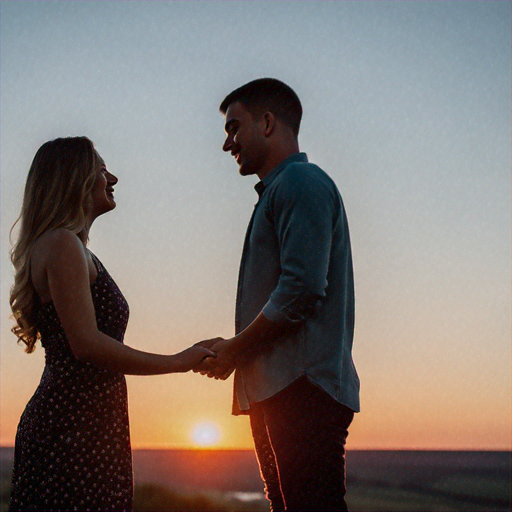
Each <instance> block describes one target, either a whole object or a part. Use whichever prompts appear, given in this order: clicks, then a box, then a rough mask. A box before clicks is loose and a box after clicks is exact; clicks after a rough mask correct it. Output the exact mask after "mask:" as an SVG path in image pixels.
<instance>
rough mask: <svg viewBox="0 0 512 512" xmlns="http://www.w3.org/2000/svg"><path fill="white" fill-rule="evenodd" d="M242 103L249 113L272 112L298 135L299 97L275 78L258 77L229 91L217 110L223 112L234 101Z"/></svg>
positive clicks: (300, 108) (300, 107)
mask: <svg viewBox="0 0 512 512" xmlns="http://www.w3.org/2000/svg"><path fill="white" fill-rule="evenodd" d="M237 101H238V102H240V103H242V104H243V105H244V106H245V108H246V109H247V110H248V111H249V113H250V114H251V115H252V116H254V115H261V114H263V113H264V112H266V111H270V112H272V113H273V114H274V115H275V116H276V117H277V118H278V119H280V120H281V121H282V122H283V123H284V124H285V125H286V126H289V127H290V128H291V129H292V132H293V134H294V135H295V137H297V136H298V135H299V127H300V120H301V118H302V105H301V104H300V100H299V97H298V96H297V94H295V92H294V91H293V89H292V88H291V87H289V86H288V85H286V84H285V83H283V82H281V81H280V80H277V79H275V78H259V79H257V80H253V81H252V82H249V83H247V84H245V85H242V86H241V87H239V88H238V89H235V90H234V91H233V92H231V93H229V94H228V95H227V96H226V97H225V98H224V100H223V101H222V103H221V104H220V107H219V110H220V111H221V112H222V113H223V114H225V113H226V111H227V110H228V107H229V106H230V105H231V104H232V103H235V102H237Z"/></svg>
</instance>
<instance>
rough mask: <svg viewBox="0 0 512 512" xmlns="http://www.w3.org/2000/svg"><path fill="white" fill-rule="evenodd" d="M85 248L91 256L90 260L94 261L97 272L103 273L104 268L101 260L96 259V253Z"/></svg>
mask: <svg viewBox="0 0 512 512" xmlns="http://www.w3.org/2000/svg"><path fill="white" fill-rule="evenodd" d="M87 250H88V251H89V254H90V255H91V257H92V261H93V263H94V266H95V267H96V270H97V271H98V274H101V273H103V271H104V270H105V269H104V267H103V264H102V263H101V261H100V260H99V259H98V257H97V256H96V254H94V253H93V252H92V251H91V250H89V249H87Z"/></svg>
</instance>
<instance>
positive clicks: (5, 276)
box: [0, 0, 511, 450]
mask: <svg viewBox="0 0 512 512" xmlns="http://www.w3.org/2000/svg"><path fill="white" fill-rule="evenodd" d="M0 16H1V27H0V29H1V46H0V50H1V60H0V72H1V77H0V78H1V82H0V94H1V105H0V110H1V127H0V128H1V131H0V136H1V140H0V144H1V145H0V159H1V160H0V165H1V351H0V356H1V357H0V364H1V377H0V379H1V382H0V384H1V386H0V393H1V395H0V399H1V404H0V405H1V416H0V421H1V423H0V444H2V445H12V444H13V443H14V435H15V430H16V425H17V422H18V419H19V416H20V414H21V412H22V411H23V408H24V407H25V405H26V403H27V401H28V400H29V398H30V396H31V395H32V393H33V392H34V390H35V388H36V386H37V384H38V382H39V378H40V376H41V372H42V368H43V365H44V351H43V350H42V348H41V347H39V348H38V349H37V350H36V352H35V353H34V354H32V355H26V354H25V353H24V352H23V348H22V347H20V346H18V345H17V344H16V340H15V337H14V335H12V334H11V333H10V327H11V321H10V320H9V318H8V317H9V314H10V311H9V303H8V294H9V287H10V286H11V284H12V268H11V265H10V261H9V256H8V252H9V230H10V227H11V226H12V224H13V222H14V220H15V219H16V217H17V215H18V213H19V208H20V205H21V197H22V191H23V186H24V181H25V178H26V174H27V171H28V168H29V166H30V163H31V161H32V158H33V156H34V154H35V152H36V151H37V149H38V148H39V146H40V145H41V144H42V143H44V142H45V141H47V140H50V139H53V138H55V137H59V136H70V135H87V136H88V137H90V138H91V139H92V140H93V141H94V142H95V145H96V147H97V148H98V150H99V152H100V154H101V155H102V156H103V158H104V159H105V161H106V164H107V167H108V168H109V170H110V171H111V172H113V173H114V174H115V175H117V176H118V177H119V183H118V184H117V186H116V201H117V205H118V206H117V208H116V210H115V211H113V212H111V213H110V214H108V215H105V216H103V217H102V218H100V219H98V220H97V222H96V223H95V225H94V226H93V229H92V231H91V242H90V248H91V250H92V251H93V252H95V253H96V254H97V255H98V257H99V258H100V259H101V260H102V261H103V263H104V265H105V266H106V267H107V269H108V270H109V271H110V273H111V274H112V276H113V277H114V279H115V280H116V282H117V283H118V285H119V286H120V288H121V289H122V291H123V293H124V295H125V296H126V298H127V300H128V302H129V304H130V309H131V316H130V323H129V327H128V332H127V335H126V340H125V341H126V343H127V344H129V345H131V346H133V347H136V348H139V349H142V350H147V351H155V352H162V353H175V352H178V351H180V350H182V349H184V348H185V347H187V346H188V345H190V344H192V343H194V342H196V341H198V340H201V339H205V338H211V337H214V336H224V337H229V336H231V335H233V324H234V303H235V292H236V281H237V274H238V265H239V260H240V254H241V249H242V243H243V237H244V234H245V229H246V227H247V223H248V220H249V217H250V215H251V212H252V208H253V205H254V203H255V202H256V200H257V195H256V193H255V191H254V190H253V186H254V184H255V183H256V181H257V179H256V178H255V177H241V176H239V174H238V170H237V166H236V164H235V162H234V161H233V159H232V158H231V156H230V155H227V154H224V153H223V152H222V150H221V146H222V143H223V140H224V132H223V118H222V116H221V115H220V114H219V113H218V105H219V103H220V102H221V100H222V99H223V98H224V96H225V95H226V94H227V93H229V92H230V91H231V90H233V89H234V88H236V87H238V86H239V85H242V84H243V83H245V82H248V81H249V80H252V79H255V78H259V77H263V76H270V77H276V78H279V79H281V80H283V81H285V82H286V83H288V84H289V85H290V86H291V87H292V88H293V89H294V90H295V91H296V92H297V93H298V95H299V97H300V98H301V101H302V103H303V107H304V117H303V123H302V128H301V134H300V137H299V141H300V145H301V150H303V151H305V152H306V153H307V154H308V156H309V158H310V160H312V161H314V162H315V163H317V164H319V165H320V166H321V167H322V168H324V169H325V170H326V171H327V173H329V174H330V175H331V177H332V178H333V179H334V180H335V181H336V183H337V184H338V187H339V189H340V191H341V194H342V196H343V199H344V202H345V207H346V209H347V214H348V218H349V223H350V229H351V237H352V246H353V257H354V270H355V278H356V308H357V309H356V334H355V341H354V359H355V363H356V366H357V369H358V371H359V374H360V378H361V404H362V412H361V413H360V414H358V415H357V416H356V418H355V420H354V423H353V425H352V428H351V430H350V436H349V439H348V447H349V449H350V448H352V449H363V448H366V449H381V448H382V449H389V448H397V449H482V450H485V449H510V448H511V445H510V443H511V436H510V431H511V343H510V339H511V265H510V262H511V231H510V228H511V176H510V170H511V144H510V141H511V95H510V91H511V25H510V19H511V4H510V2H508V1H492V0H490V1H443V2H441V1H439V2H438V1H400V2H398V1H384V0H383V1H358V2H355V1H342V0H339V1H329V2H327V1H288V0H281V1H258V2H256V1H252V2H249V1H222V0H219V1H215V2H213V1H171V2H169V1H156V0H155V1H130V2H128V1H45V0H40V1H38V2H28V1H25V2H21V1H5V0H3V1H1V11H0ZM128 387H129V400H130V415H131V431H132V443H133V446H134V447H135V448H137V447H190V446H201V445H202V446H204V445H208V444H210V445H212V446H217V447H228V448H250V447H252V440H251V437H250V432H249V424H248V421H247V418H240V417H232V416H231V415H230V411H231V396H232V378H230V379H229V380H228V381H226V382H218V381H212V380H208V379H207V378H205V377H201V376H200V375H196V374H193V373H189V374H180V375H167V376H159V377H128ZM198 425H199V426H198ZM200 425H203V427H201V426H200Z"/></svg>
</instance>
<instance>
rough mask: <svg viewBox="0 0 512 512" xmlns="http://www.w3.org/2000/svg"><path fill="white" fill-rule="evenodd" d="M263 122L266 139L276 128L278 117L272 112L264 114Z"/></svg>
mask: <svg viewBox="0 0 512 512" xmlns="http://www.w3.org/2000/svg"><path fill="white" fill-rule="evenodd" d="M263 122H264V123H265V128H264V132H263V133H264V135H265V137H269V136H270V135H272V132H273V131H274V129H275V127H276V116H275V115H274V114H273V113H272V112H269V111H267V112H265V113H264V114H263Z"/></svg>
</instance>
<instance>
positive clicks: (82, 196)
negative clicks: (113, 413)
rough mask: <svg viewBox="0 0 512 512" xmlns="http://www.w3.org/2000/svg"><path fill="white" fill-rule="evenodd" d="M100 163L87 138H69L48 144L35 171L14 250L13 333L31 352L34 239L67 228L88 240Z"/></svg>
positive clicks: (34, 164)
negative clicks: (92, 196) (88, 223)
mask: <svg viewBox="0 0 512 512" xmlns="http://www.w3.org/2000/svg"><path fill="white" fill-rule="evenodd" d="M100 165H101V162H100V157H99V155H98V153H97V152H96V151H95V149H94V145H93V143H92V142H91V141H90V140H89V139H88V138H87V137H67V138H60V139H55V140H52V141H49V142H46V143H45V144H43V145H42V146H41V147H40V148H39V150H38V151H37V153H36V155H35V157H34V160H33V162H32V165H31V167H30V170H29V173H28V177H27V183H26V185H25V193H24V196H23V205H22V207H21V213H20V216H19V217H18V219H17V220H16V222H15V223H14V226H13V227H12V229H11V235H12V232H13V229H14V227H15V226H16V225H17V224H18V223H19V224H20V226H19V233H18V237H17V241H16V243H15V244H13V247H12V250H11V261H12V264H13V266H14V272H15V274H14V285H13V286H12V288H11V295H10V304H11V309H12V313H13V314H12V317H13V318H14V320H15V321H16V325H15V326H14V327H13V328H12V332H13V333H14V334H15V335H16V336H17V337H18V342H20V341H22V342H23V343H25V345H26V348H25V352H27V353H31V352H33V351H34V349H35V344H36V341H37V339H38V338H39V332H38V331H37V328H36V325H35V321H36V318H35V314H36V310H37V303H38V300H39V299H38V296H37V294H36V291H35V288H34V285H33V284H32V279H31V276H30V256H31V250H32V247H33V246H34V243H35V241H36V240H37V239H38V238H39V237H40V236H41V235H42V234H43V233H46V232H47V231H50V230H52V229H58V228H65V229H68V230H70V231H71V232H73V233H76V234H77V235H78V236H79V237H80V238H81V239H82V241H83V242H84V243H86V242H87V240H86V237H87V235H86V233H85V228H86V220H87V219H86V217H87V212H88V210H89V208H90V207H91V193H92V188H93V186H94V183H95V181H96V170H97V168H98V167H99V166H100Z"/></svg>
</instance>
